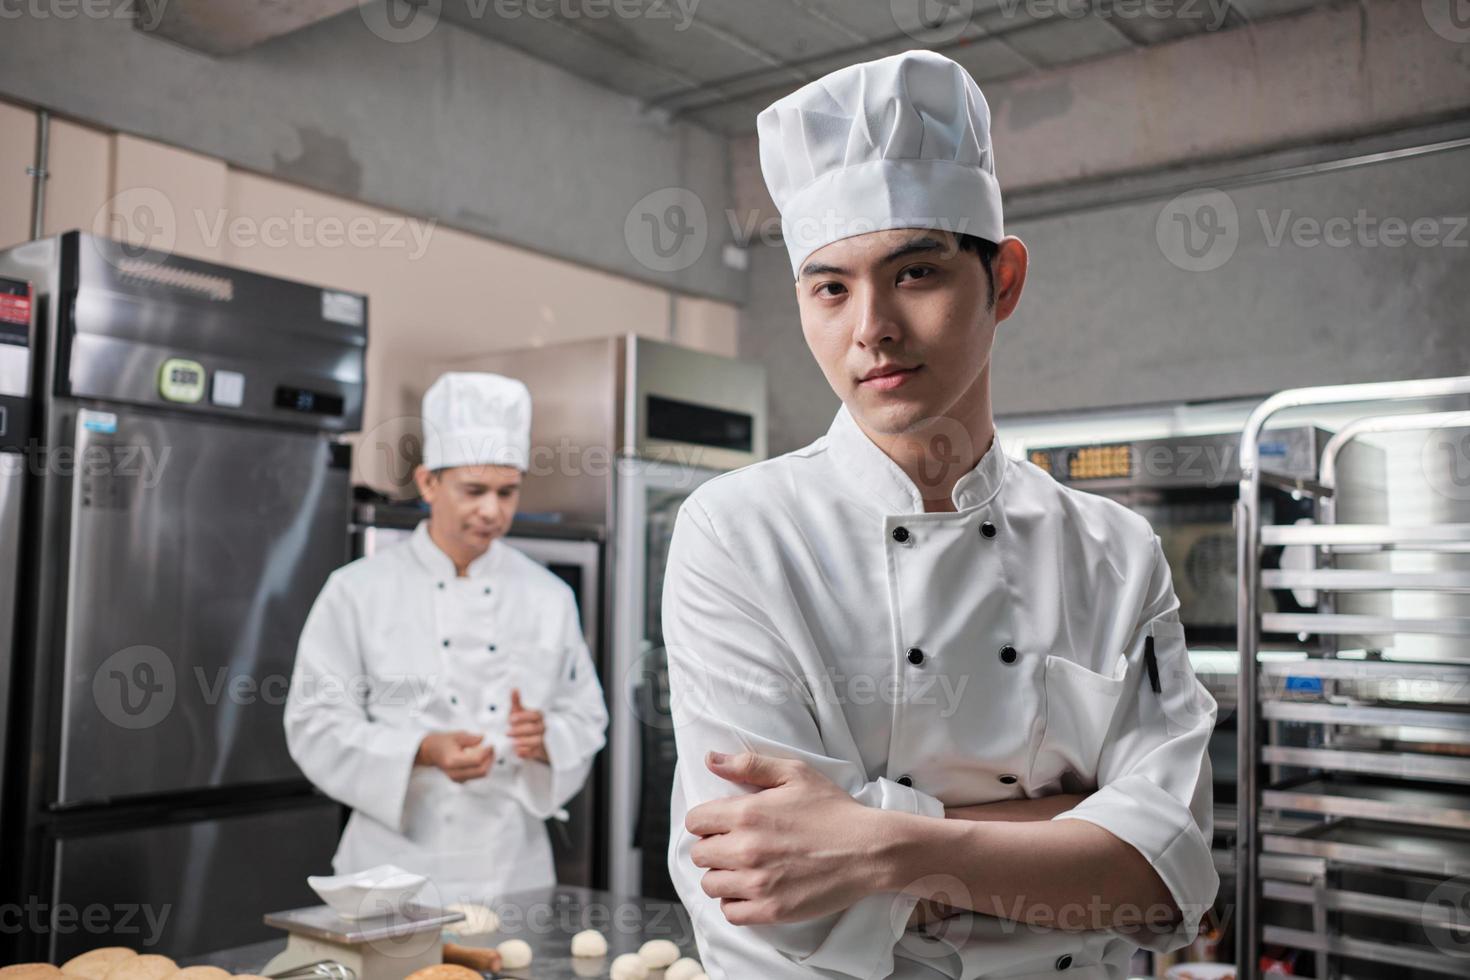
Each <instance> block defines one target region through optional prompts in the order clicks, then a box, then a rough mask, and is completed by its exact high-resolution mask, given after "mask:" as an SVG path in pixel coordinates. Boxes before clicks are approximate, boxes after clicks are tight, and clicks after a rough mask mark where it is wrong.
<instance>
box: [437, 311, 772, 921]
mask: <svg viewBox="0 0 1470 980" xmlns="http://www.w3.org/2000/svg"><path fill="white" fill-rule="evenodd" d="M444 368H445V369H446V370H447V369H450V368H453V369H455V370H484V371H495V372H497V373H500V374H506V375H510V376H511V377H515V378H519V379H521V380H522V381H524V382H525V383H526V385H527V386H528V387H529V388H530V389H531V400H532V412H531V447H532V448H531V466H530V469H529V471H528V473H527V476H526V479H525V482H524V487H523V489H522V491H521V510H522V511H523V512H525V513H527V514H528V515H529V514H532V513H535V512H541V513H543V514H546V515H554V516H556V517H559V518H561V519H565V520H568V521H574V522H584V523H588V524H594V525H602V526H605V527H607V528H608V545H609V548H610V553H609V555H608V559H607V567H608V569H609V576H608V590H607V598H606V601H605V603H604V607H605V608H606V610H607V616H608V619H607V622H606V624H605V631H606V635H607V637H608V638H609V646H610V649H611V657H610V658H608V660H607V664H606V668H605V669H604V671H603V678H602V681H603V687H604V689H605V690H606V692H607V697H608V706H609V714H610V716H611V717H610V721H609V727H608V748H607V751H606V752H605V753H604V755H603V759H602V766H603V767H604V768H603V769H602V770H601V778H602V780H603V783H602V784H603V785H605V786H606V787H607V790H608V792H607V806H606V810H605V813H604V818H603V819H604V826H605V828H606V830H605V838H606V843H607V868H606V877H607V881H608V887H609V888H611V889H612V890H613V891H616V892H619V893H622V894H628V895H648V896H652V897H657V898H674V897H675V895H674V892H673V886H672V884H671V883H670V881H669V876H668V870H667V860H666V853H667V851H668V841H669V798H670V794H671V793H672V790H673V775H674V762H675V750H674V738H673V726H672V724H671V721H670V717H669V701H668V665H667V659H666V657H665V655H664V650H663V627H662V619H661V616H660V603H661V599H662V594H663V575H664V565H665V561H666V558H667V554H668V545H669V538H670V535H671V534H672V532H673V527H674V517H675V515H676V514H677V513H678V511H679V507H680V505H681V504H682V503H683V502H684V500H685V499H686V498H687V497H688V496H689V494H691V493H693V492H694V489H695V488H696V487H698V486H699V485H700V484H701V483H703V482H705V481H706V480H709V479H711V478H713V477H715V476H718V475H719V474H720V473H722V472H724V471H726V470H731V469H735V468H737V467H740V466H744V465H746V464H748V463H753V462H757V461H759V460H762V459H764V458H765V457H766V374H765V369H764V368H763V367H762V366H761V365H759V364H753V363H750V362H747V361H741V360H737V359H734V358H729V357H720V356H717V355H714V354H708V353H704V352H701V351H695V350H690V349H688V348H684V347H679V346H677V345H674V344H668V343H663V342H659V341H653V340H648V339H645V338H642V337H637V336H632V335H629V336H618V337H609V338H602V339H597V340H587V341H577V342H573V343H567V344H555V345H548V346H545V347H538V348H533V349H529V350H520V351H506V352H497V353H492V354H485V355H482V356H479V357H472V358H465V359H462V360H460V361H458V362H456V363H455V364H454V365H444Z"/></svg>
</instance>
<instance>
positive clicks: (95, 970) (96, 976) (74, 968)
mask: <svg viewBox="0 0 1470 980" xmlns="http://www.w3.org/2000/svg"><path fill="white" fill-rule="evenodd" d="M137 955H138V954H137V953H135V952H133V951H132V950H131V949H128V948H127V947H126V946H103V947H102V948H100V949H93V950H88V951H87V952H85V953H83V954H81V955H80V956H73V957H72V958H71V959H69V960H67V961H66V962H65V963H63V964H61V972H62V973H65V974H66V975H67V976H69V977H84V978H85V980H102V978H103V977H105V976H107V971H108V970H110V969H112V968H113V967H115V966H117V965H118V963H120V962H122V961H123V960H130V959H132V958H133V957H134V956H137Z"/></svg>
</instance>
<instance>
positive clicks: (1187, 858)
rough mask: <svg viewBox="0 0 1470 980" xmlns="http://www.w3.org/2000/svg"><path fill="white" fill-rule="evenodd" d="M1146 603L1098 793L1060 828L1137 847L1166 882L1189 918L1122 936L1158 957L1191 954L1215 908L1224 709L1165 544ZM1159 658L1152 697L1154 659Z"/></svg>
mask: <svg viewBox="0 0 1470 980" xmlns="http://www.w3.org/2000/svg"><path fill="white" fill-rule="evenodd" d="M1153 552H1154V555H1153V571H1152V576H1151V579H1150V583H1149V589H1148V598H1147V601H1146V602H1145V604H1144V609H1143V612H1142V614H1141V616H1140V617H1139V620H1138V622H1137V624H1136V626H1135V628H1134V630H1133V635H1132V639H1131V642H1130V644H1129V647H1128V650H1127V653H1126V660H1127V663H1126V673H1125V674H1124V677H1125V680H1126V683H1125V685H1124V688H1123V691H1124V693H1123V696H1122V699H1121V701H1120V702H1119V704H1118V707H1117V714H1116V715H1115V716H1114V719H1113V725H1112V729H1111V731H1110V734H1109V739H1108V742H1107V744H1106V745H1105V746H1104V747H1103V750H1102V754H1101V758H1100V761H1099V764H1098V789H1097V791H1096V792H1095V793H1093V794H1092V795H1091V796H1089V797H1088V798H1087V799H1085V800H1084V801H1082V802H1081V803H1079V804H1078V805H1077V806H1075V807H1073V808H1072V809H1071V810H1068V811H1066V812H1065V813H1060V814H1058V815H1057V816H1056V817H1054V818H1053V819H1055V820H1086V821H1088V822H1089V823H1093V824H1096V825H1097V826H1099V827H1102V828H1103V829H1104V830H1107V831H1108V832H1110V833H1112V834H1113V835H1114V836H1115V837H1117V838H1119V839H1120V840H1122V841H1124V842H1126V843H1128V844H1130V845H1132V846H1133V847H1134V848H1135V849H1137V850H1138V852H1139V853H1140V854H1142V855H1143V856H1144V857H1145V858H1146V859H1147V860H1148V862H1149V864H1151V865H1152V866H1153V868H1154V870H1155V871H1156V872H1157V873H1158V875H1159V877H1160V878H1161V879H1163V882H1164V884H1165V885H1166V886H1167V887H1168V889H1169V891H1170V893H1171V894H1172V895H1173V898H1174V902H1175V903H1176V904H1177V905H1178V906H1179V910H1180V911H1181V912H1182V913H1183V917H1182V920H1181V921H1180V922H1179V924H1178V926H1177V927H1176V928H1175V929H1174V930H1173V931H1172V932H1167V933H1162V932H1158V931H1155V930H1147V929H1128V930H1117V932H1118V934H1119V935H1122V936H1125V937H1126V938H1127V939H1128V940H1129V941H1130V942H1133V943H1136V944H1137V945H1140V946H1144V947H1146V948H1148V949H1152V950H1157V951H1159V952H1168V951H1170V950H1174V949H1178V948H1179V947H1181V946H1185V945H1187V944H1188V943H1189V942H1191V941H1192V940H1193V939H1194V936H1195V934H1196V933H1197V932H1198V930H1199V924H1200V919H1201V917H1202V916H1203V915H1204V913H1205V911H1206V910H1207V909H1209V908H1210V907H1211V905H1212V904H1213V903H1214V901H1215V896H1216V892H1217V891H1218V889H1219V884H1220V882H1219V875H1218V873H1217V872H1216V871H1215V865H1214V861H1213V859H1212V858H1211V855H1210V839H1211V835H1212V830H1213V826H1212V825H1213V805H1214V802H1213V791H1212V786H1211V774H1210V759H1209V754H1208V751H1207V750H1208V746H1209V740H1210V733H1211V731H1212V730H1213V729H1214V725H1215V715H1216V710H1217V708H1216V705H1215V700H1214V698H1213V697H1211V696H1210V693H1209V691H1208V690H1206V689H1205V687H1204V685H1203V684H1201V683H1200V681H1199V679H1198V678H1196V677H1195V674H1194V669H1193V667H1192V666H1191V665H1190V661H1189V651H1188V650H1187V649H1186V648H1185V645H1184V627H1183V625H1182V624H1181V623H1180V620H1179V600H1178V599H1177V598H1176V597H1175V595H1174V586H1173V582H1172V579H1171V576H1170V574H1169V566H1168V563H1167V562H1166V561H1165V559H1164V552H1163V548H1162V547H1161V546H1160V544H1159V540H1158V538H1157V536H1155V537H1154V540H1153ZM1150 648H1151V649H1152V650H1153V651H1154V657H1155V660H1156V665H1157V671H1156V673H1157V677H1158V683H1159V690H1158V691H1155V690H1154V685H1153V682H1152V680H1151V674H1150V671H1149V669H1148V666H1147V663H1146V651H1147V650H1148V649H1150Z"/></svg>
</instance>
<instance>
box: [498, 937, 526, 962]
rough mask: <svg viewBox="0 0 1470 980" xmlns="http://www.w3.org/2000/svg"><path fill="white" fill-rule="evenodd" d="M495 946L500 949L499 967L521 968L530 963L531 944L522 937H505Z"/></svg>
mask: <svg viewBox="0 0 1470 980" xmlns="http://www.w3.org/2000/svg"><path fill="white" fill-rule="evenodd" d="M495 948H496V949H497V950H499V951H500V959H501V969H504V970H523V969H525V968H526V967H528V966H530V965H531V959H532V954H531V944H530V943H527V942H526V941H525V940H523V939H507V940H506V941H505V942H503V943H501V944H500V945H499V946H496V947H495Z"/></svg>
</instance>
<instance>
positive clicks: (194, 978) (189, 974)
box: [168, 966, 230, 980]
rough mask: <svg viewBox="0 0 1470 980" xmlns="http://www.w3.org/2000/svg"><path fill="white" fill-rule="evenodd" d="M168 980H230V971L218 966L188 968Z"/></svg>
mask: <svg viewBox="0 0 1470 980" xmlns="http://www.w3.org/2000/svg"><path fill="white" fill-rule="evenodd" d="M168 980H230V971H229V970H221V969H220V968H219V967H217V966H186V967H184V968H183V969H182V970H180V971H179V972H178V973H175V974H174V975H173V976H171V977H169V978H168Z"/></svg>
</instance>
